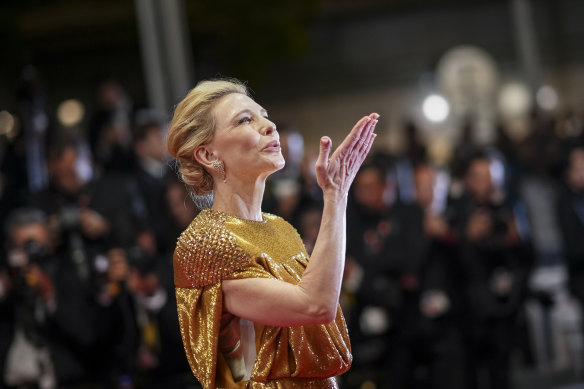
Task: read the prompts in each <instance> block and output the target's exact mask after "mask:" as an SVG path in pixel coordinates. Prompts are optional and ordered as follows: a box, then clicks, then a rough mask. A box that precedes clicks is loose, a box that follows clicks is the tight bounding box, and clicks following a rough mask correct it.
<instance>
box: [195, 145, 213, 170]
mask: <svg viewBox="0 0 584 389" xmlns="http://www.w3.org/2000/svg"><path fill="white" fill-rule="evenodd" d="M194 157H195V159H196V160H197V162H198V163H200V164H201V165H203V166H204V167H205V168H207V169H208V170H209V171H213V161H215V160H217V157H215V155H214V154H213V152H212V151H211V150H209V147H208V145H201V146H199V147H197V148H196V149H195V152H194Z"/></svg>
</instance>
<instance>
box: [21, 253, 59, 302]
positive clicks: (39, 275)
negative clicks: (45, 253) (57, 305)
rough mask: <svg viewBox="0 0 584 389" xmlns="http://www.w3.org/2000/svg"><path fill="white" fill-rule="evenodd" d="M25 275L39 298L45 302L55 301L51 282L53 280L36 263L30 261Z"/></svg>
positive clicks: (53, 286) (53, 287)
mask: <svg viewBox="0 0 584 389" xmlns="http://www.w3.org/2000/svg"><path fill="white" fill-rule="evenodd" d="M26 277H27V280H28V282H29V283H30V284H31V285H33V286H36V288H37V290H38V292H39V297H40V298H41V300H43V301H44V302H45V303H49V302H53V301H55V285H54V284H53V280H52V279H51V277H50V276H49V275H48V274H47V273H45V272H44V271H42V270H41V268H40V267H38V265H37V264H35V263H32V264H30V265H29V267H28V272H27V275H26Z"/></svg>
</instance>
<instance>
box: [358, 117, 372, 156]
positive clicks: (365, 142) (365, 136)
mask: <svg viewBox="0 0 584 389" xmlns="http://www.w3.org/2000/svg"><path fill="white" fill-rule="evenodd" d="M376 126H377V119H374V120H372V121H371V123H370V124H369V126H368V128H367V130H366V132H365V133H364V134H363V141H362V142H361V143H359V148H358V149H357V150H356V151H357V152H358V153H362V152H363V151H364V150H366V149H367V147H368V146H369V143H370V142H371V136H372V135H373V131H375V127H376ZM373 139H375V137H374V138H373Z"/></svg>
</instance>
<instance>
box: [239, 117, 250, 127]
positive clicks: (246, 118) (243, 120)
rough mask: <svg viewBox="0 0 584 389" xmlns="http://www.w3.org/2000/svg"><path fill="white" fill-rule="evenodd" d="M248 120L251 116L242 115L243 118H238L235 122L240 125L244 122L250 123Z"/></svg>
mask: <svg viewBox="0 0 584 389" xmlns="http://www.w3.org/2000/svg"><path fill="white" fill-rule="evenodd" d="M250 122H251V118H250V117H247V116H246V117H244V118H241V119H240V120H239V121H238V122H237V125H238V126H239V125H242V124H244V123H250Z"/></svg>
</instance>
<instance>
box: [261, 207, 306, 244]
mask: <svg viewBox="0 0 584 389" xmlns="http://www.w3.org/2000/svg"><path fill="white" fill-rule="evenodd" d="M262 214H263V215H264V219H265V220H266V221H267V222H268V223H270V224H271V225H272V226H273V227H274V228H275V229H276V230H278V231H279V232H280V233H287V234H291V235H292V236H294V237H296V236H298V238H300V234H299V233H298V231H297V230H296V228H294V226H293V225H292V224H290V223H289V222H288V221H286V219H284V218H283V217H281V216H278V215H273V214H271V213H267V212H263V213H262Z"/></svg>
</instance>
